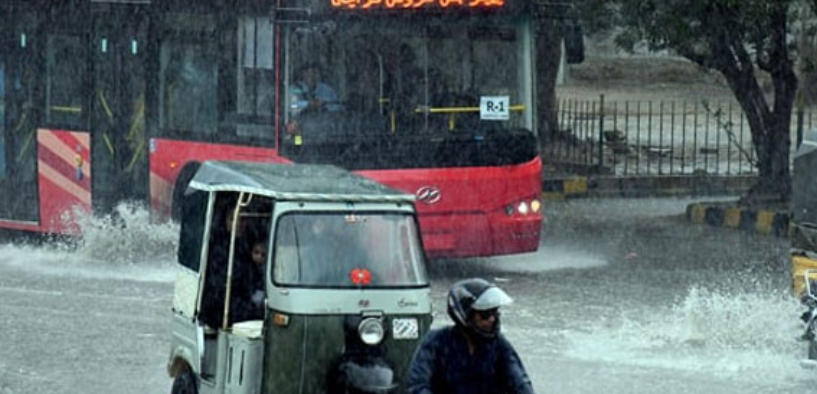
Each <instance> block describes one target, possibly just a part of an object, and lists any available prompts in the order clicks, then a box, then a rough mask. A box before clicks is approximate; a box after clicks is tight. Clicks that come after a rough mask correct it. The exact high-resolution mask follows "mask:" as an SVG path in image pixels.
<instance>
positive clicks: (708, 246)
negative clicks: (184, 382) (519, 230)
mask: <svg viewBox="0 0 817 394" xmlns="http://www.w3.org/2000/svg"><path fill="white" fill-rule="evenodd" d="M690 202H692V200H688V199H647V200H645V199H626V200H604V201H594V200H571V201H566V202H558V203H548V204H547V205H546V207H545V208H546V212H547V222H546V224H545V234H544V237H543V241H542V248H541V249H540V251H539V252H537V253H533V254H527V255H519V256H509V257H502V258H491V259H469V260H454V261H433V262H431V264H432V267H431V272H432V281H433V287H432V295H433V296H434V297H435V308H436V319H435V325H438V326H439V325H444V324H449V321H448V319H447V317H446V314H445V309H444V305H445V304H444V296H445V292H446V289H447V288H448V287H449V286H450V285H451V283H453V282H454V281H456V280H458V279H460V278H463V277H468V276H483V277H487V278H488V279H491V280H494V281H496V282H497V283H498V284H499V285H500V286H502V287H503V288H505V289H506V290H507V291H508V292H509V293H510V294H511V295H512V296H513V297H514V298H515V301H516V302H515V303H514V304H513V305H511V306H509V307H507V308H506V309H505V310H504V311H503V316H502V319H503V323H502V324H503V331H504V332H505V333H506V335H507V336H508V337H509V338H510V339H511V341H512V343H513V344H514V345H515V347H516V348H517V351H518V352H519V353H520V355H521V357H522V359H523V361H524V362H525V364H526V367H527V369H528V371H529V373H530V375H531V378H532V379H533V381H534V386H535V388H536V390H537V392H540V393H566V394H567V393H598V392H605V393H628V394H629V393H701V392H707V393H709V394H725V393H741V394H745V393H801V392H810V391H811V390H813V388H814V387H817V375H815V374H817V371H813V370H806V369H803V368H801V367H800V364H799V361H800V359H801V358H803V357H805V349H806V347H805V344H804V343H803V342H800V341H798V340H797V338H798V336H799V335H800V334H801V330H802V324H801V323H800V321H799V320H798V316H799V314H800V312H802V308H801V307H800V306H799V305H798V303H797V302H796V301H795V300H794V299H793V298H792V297H791V295H790V292H789V283H790V281H789V277H788V263H787V260H786V253H787V250H788V245H787V243H786V242H785V240H782V239H777V238H772V237H762V236H755V235H750V234H744V233H740V232H736V231H732V230H724V229H714V228H703V227H698V226H694V225H691V224H688V223H687V222H686V221H684V220H683V219H682V218H680V216H679V215H680V214H681V213H682V212H683V211H684V209H685V207H686V204H688V203H690ZM118 216H119V218H120V219H118V220H111V219H96V220H89V221H88V222H87V223H85V224H84V228H85V229H86V231H85V233H86V234H87V236H86V238H85V242H84V243H81V244H79V245H75V246H72V247H67V246H65V245H60V244H45V245H36V246H27V245H20V244H18V245H5V246H0V297H2V299H3V300H4V301H3V302H2V303H0V316H2V319H0V333H2V334H0V393H2V394H7V393H25V394H28V393H77V392H82V393H107V392H111V391H115V392H117V393H118V394H129V393H167V392H169V391H170V385H171V380H170V379H169V378H168V377H167V374H166V372H165V362H166V361H167V359H166V358H167V354H168V343H169V333H168V331H167V330H168V328H169V326H168V322H169V317H170V303H171V298H172V280H173V276H174V266H173V260H174V258H175V249H174V248H175V239H176V237H177V233H176V232H177V231H178V229H177V228H175V227H174V226H172V225H151V224H149V221H148V217H147V214H146V213H145V211H144V210H141V209H138V208H134V207H121V210H120V214H119V215H118Z"/></svg>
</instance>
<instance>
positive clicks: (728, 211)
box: [686, 203, 789, 237]
mask: <svg viewBox="0 0 817 394" xmlns="http://www.w3.org/2000/svg"><path fill="white" fill-rule="evenodd" d="M686 216H687V219H689V220H690V221H691V222H693V223H698V224H708V225H710V226H714V227H724V228H734V229H740V230H744V231H751V232H756V233H760V234H771V235H775V236H778V237H788V236H789V213H788V212H787V211H780V210H768V209H753V208H747V207H741V206H737V205H721V204H707V203H696V204H690V205H688V206H687V211H686Z"/></svg>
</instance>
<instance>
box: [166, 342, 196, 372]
mask: <svg viewBox="0 0 817 394" xmlns="http://www.w3.org/2000/svg"><path fill="white" fill-rule="evenodd" d="M195 360H196V357H195V356H194V355H193V352H191V351H190V349H188V348H187V347H185V346H174V347H173V349H172V350H171V351H170V358H169V359H168V361H167V374H168V375H169V376H170V377H171V378H174V377H176V375H178V373H179V371H181V367H182V366H183V365H185V364H186V365H187V366H188V367H189V368H190V370H192V371H193V373H195V374H197V375H198V373H199V368H198V363H197V362H196V361H195Z"/></svg>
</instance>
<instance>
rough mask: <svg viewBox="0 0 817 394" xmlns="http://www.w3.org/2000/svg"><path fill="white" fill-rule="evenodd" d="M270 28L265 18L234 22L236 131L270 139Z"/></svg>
mask: <svg viewBox="0 0 817 394" xmlns="http://www.w3.org/2000/svg"><path fill="white" fill-rule="evenodd" d="M273 42H274V41H273V29H272V21H271V20H270V19H269V17H262V18H255V17H242V18H240V19H239V24H238V62H239V64H238V75H237V77H238V86H237V96H238V100H237V101H238V114H239V116H238V117H237V120H238V124H237V125H236V127H237V128H236V134H238V136H240V137H252V138H259V139H264V140H273V139H274V138H275V131H274V129H273V128H272V115H273V109H274V105H275V96H274V95H275V89H274V88H275V85H274V83H275V79H274V73H273V71H274V69H273Z"/></svg>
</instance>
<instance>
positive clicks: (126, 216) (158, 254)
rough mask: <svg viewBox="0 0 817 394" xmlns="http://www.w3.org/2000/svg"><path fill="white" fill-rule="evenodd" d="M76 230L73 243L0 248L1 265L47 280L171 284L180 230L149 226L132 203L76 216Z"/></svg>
mask: <svg viewBox="0 0 817 394" xmlns="http://www.w3.org/2000/svg"><path fill="white" fill-rule="evenodd" d="M78 225H79V227H80V228H81V232H82V236H81V237H79V238H77V239H71V240H52V241H48V242H45V243H42V244H30V243H22V244H19V243H18V244H6V245H0V263H2V264H4V265H7V266H12V267H16V268H18V269H22V270H26V271H30V272H35V273H38V274H45V275H49V274H50V275H68V276H81V277H91V278H117V279H127V280H141V281H170V280H172V277H173V272H174V271H173V269H172V268H173V266H174V264H173V262H174V261H175V259H176V249H177V243H178V237H179V235H178V234H179V233H178V225H176V224H174V223H163V224H154V223H151V221H150V212H149V210H148V209H146V208H145V207H144V206H142V205H138V204H133V203H122V204H119V205H118V206H117V207H116V208H115V209H114V211H113V212H112V213H110V214H107V215H104V216H92V215H82V216H79V217H78Z"/></svg>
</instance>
